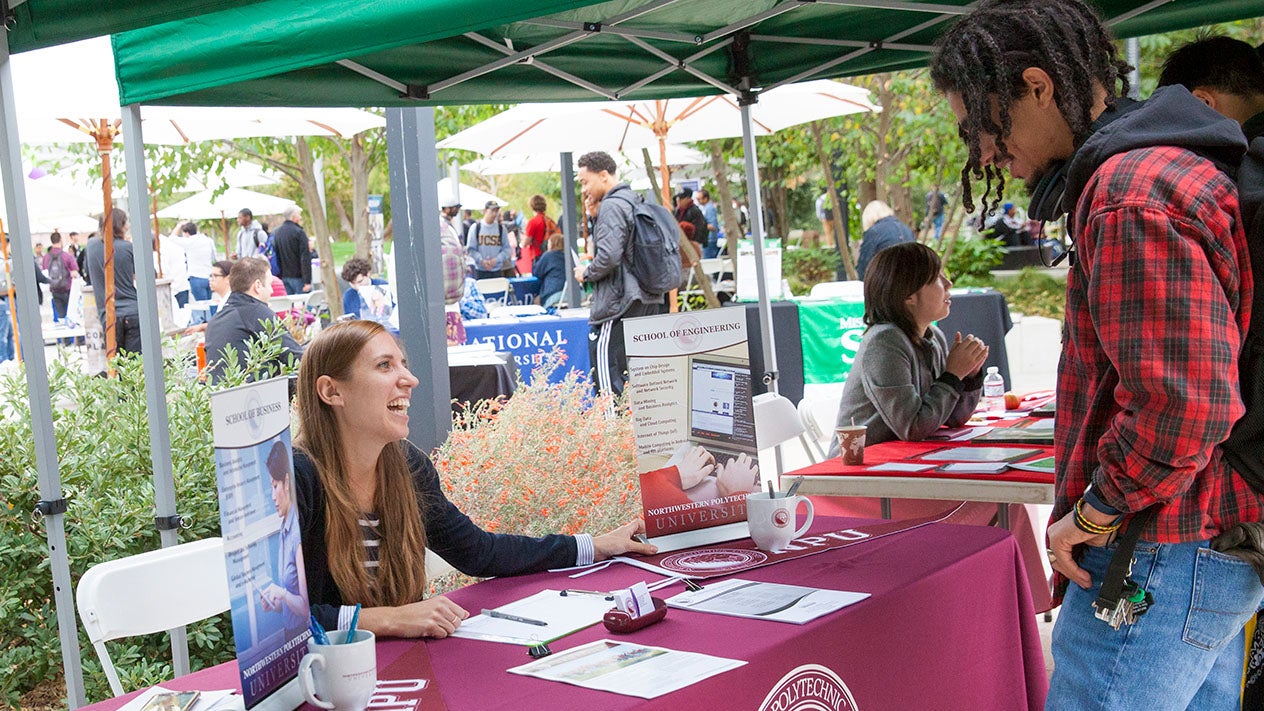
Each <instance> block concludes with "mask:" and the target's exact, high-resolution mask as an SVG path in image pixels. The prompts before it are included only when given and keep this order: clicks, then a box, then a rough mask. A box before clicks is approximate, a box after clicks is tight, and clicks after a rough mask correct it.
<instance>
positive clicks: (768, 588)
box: [667, 578, 869, 625]
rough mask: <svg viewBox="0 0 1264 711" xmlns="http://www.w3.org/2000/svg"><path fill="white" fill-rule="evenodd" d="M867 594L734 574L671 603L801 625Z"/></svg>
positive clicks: (675, 598)
mask: <svg viewBox="0 0 1264 711" xmlns="http://www.w3.org/2000/svg"><path fill="white" fill-rule="evenodd" d="M867 597H869V593H859V592H847V591H844V590H825V589H823V588H809V587H804V586H802V585H783V584H781V583H761V582H757V581H754V580H742V579H741V578H730V579H729V580H723V581H720V582H718V583H711V584H709V585H707V586H706V587H705V588H703V589H702V590H699V591H697V592H683V593H681V594H679V595H676V596H675V597H671V598H668V600H667V604H668V605H669V606H670V607H678V608H681V609H683V610H694V611H696V612H712V613H715V614H717V615H731V616H733V617H749V618H752V619H756V620H774V621H776V622H792V623H794V624H796V625H801V624H803V623H805V622H810V621H812V620H815V619H816V618H818V617H821V616H822V615H827V614H829V613H831V612H834V611H835V610H841V609H843V608H844V607H847V606H848V605H853V604H855V603H857V602H860V601H861V600H864V599H865V598H867Z"/></svg>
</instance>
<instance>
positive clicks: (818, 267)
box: [781, 249, 841, 296]
mask: <svg viewBox="0 0 1264 711" xmlns="http://www.w3.org/2000/svg"><path fill="white" fill-rule="evenodd" d="M840 263H841V260H840V258H839V256H838V251H837V250H834V249H787V250H784V251H782V253H781V275H782V278H784V279H785V280H786V281H787V282H789V283H790V291H791V293H793V294H796V295H800V296H801V295H803V294H806V293H808V292H809V291H811V289H812V287H813V286H815V285H816V284H820V283H821V282H826V281H834V278H835V275H836V274H837V273H838V265H839V264H840Z"/></svg>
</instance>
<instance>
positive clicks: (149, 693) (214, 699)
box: [118, 686, 243, 711]
mask: <svg viewBox="0 0 1264 711" xmlns="http://www.w3.org/2000/svg"><path fill="white" fill-rule="evenodd" d="M172 693H177V692H176V691H175V690H174V689H166V688H163V687H161V686H152V687H150V688H148V689H145V690H144V691H143V692H141V693H140V695H139V696H137V697H136V698H134V699H132V700H131V701H128V702H127V703H125V704H123V705H122V706H120V707H118V711H140V710H141V709H142V708H144V706H145V704H147V703H149V700H150V699H152V698H153V697H154V696H156V695H158V694H172ZM234 696H236V697H237V699H236V701H237V707H238V708H241V707H242V706H243V704H242V703H241V696H240V695H239V694H238V693H237V692H236V691H235V690H233V689H220V690H216V691H203V692H200V693H199V694H198V698H197V701H194V702H193V706H191V707H190V708H189V711H212V710H213V709H218V708H230V706H229V705H228V704H227V703H224V702H225V700H226V699H232V697H234Z"/></svg>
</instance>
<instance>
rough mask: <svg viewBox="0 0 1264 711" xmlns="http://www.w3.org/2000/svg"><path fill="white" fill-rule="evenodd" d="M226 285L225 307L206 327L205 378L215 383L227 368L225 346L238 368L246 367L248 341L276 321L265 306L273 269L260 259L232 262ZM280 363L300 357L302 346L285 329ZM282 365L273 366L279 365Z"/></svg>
mask: <svg viewBox="0 0 1264 711" xmlns="http://www.w3.org/2000/svg"><path fill="white" fill-rule="evenodd" d="M228 285H229V287H230V288H231V289H232V290H233V292H232V293H231V294H229V295H228V298H227V299H225V300H224V305H223V306H220V307H219V310H218V311H216V312H215V315H214V316H212V317H211V320H210V322H209V323H207V324H206V363H207V368H208V370H207V375H208V377H209V378H210V380H211V382H212V383H213V382H215V381H216V380H218V379H219V378H220V377H221V376H222V375H223V373H224V369H225V368H226V367H227V365H228V361H227V358H228V347H229V346H232V347H233V349H234V351H235V352H236V356H237V358H236V360H237V365H238V366H244V365H245V356H246V352H247V351H248V350H250V341H251V340H252V339H254V338H256V337H258V336H259V335H261V334H263V333H264V324H266V323H268V322H269V321H277V320H278V319H277V315H276V313H274V312H273V311H272V309H271V307H269V306H268V299H269V297H271V296H272V267H271V266H270V265H269V264H268V260H267V259H265V258H263V257H243V258H242V259H238V260H237V261H236V262H233V268H232V269H231V270H230V271H229V272H228ZM281 345H282V347H283V349H284V350H283V351H282V353H281V355H280V358H281V359H282V361H284V360H285V359H288V358H293V359H295V360H297V359H299V358H302V357H303V347H302V346H300V345H299V344H298V342H297V341H295V340H294V338H293V337H292V336H290V334H289V333H288V332H286V331H285V330H284V329H282V332H281ZM281 364H282V363H281V362H278V363H276V365H277V366H278V370H279V366H280V365H281Z"/></svg>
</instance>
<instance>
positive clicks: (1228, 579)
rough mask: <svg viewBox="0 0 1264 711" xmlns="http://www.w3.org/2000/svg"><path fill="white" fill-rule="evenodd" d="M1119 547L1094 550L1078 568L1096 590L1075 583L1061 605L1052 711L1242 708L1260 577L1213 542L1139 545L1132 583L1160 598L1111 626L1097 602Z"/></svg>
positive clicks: (1055, 643) (1221, 710)
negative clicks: (1248, 633) (1098, 614)
mask: <svg viewBox="0 0 1264 711" xmlns="http://www.w3.org/2000/svg"><path fill="white" fill-rule="evenodd" d="M1114 550H1115V548H1114V546H1107V547H1104V548H1088V549H1087V550H1086V552H1085V554H1084V558H1083V560H1082V561H1081V562H1080V567H1082V568H1084V569H1085V570H1087V571H1088V573H1089V575H1090V576H1092V579H1093V587H1092V588H1091V589H1089V590H1082V589H1080V587H1079V586H1078V585H1075V584H1074V583H1072V584H1071V586H1070V588H1069V589H1068V591H1067V595H1066V599H1065V600H1063V602H1062V611H1061V612H1059V613H1058V623H1057V625H1055V626H1054V629H1053V664H1054V672H1053V678H1052V679H1050V681H1049V697H1048V700H1047V702H1046V707H1045V708H1046V710H1047V711H1059V710H1060V709H1075V710H1076V711H1084V710H1087V709H1103V710H1106V709H1110V710H1111V711H1129V710H1131V709H1143V710H1144V711H1163V710H1165V709H1174V710H1175V709H1191V710H1196V711H1202V710H1204V709H1205V710H1206V711H1213V710H1214V711H1226V710H1227V709H1236V708H1238V696H1239V694H1240V692H1241V685H1242V663H1243V647H1244V646H1245V644H1246V640H1245V634H1244V632H1243V626H1244V625H1245V624H1246V622H1247V620H1248V619H1250V618H1251V616H1253V615H1254V614H1255V612H1256V610H1257V609H1258V608H1259V607H1260V600H1261V598H1262V597H1264V587H1261V586H1260V580H1259V578H1258V577H1257V576H1256V574H1255V571H1254V570H1253V569H1252V568H1251V566H1249V565H1247V564H1246V563H1245V562H1243V561H1242V560H1240V559H1238V558H1235V557H1232V556H1227V555H1224V554H1223V553H1217V552H1216V551H1213V550H1211V549H1210V548H1209V547H1208V544H1207V542H1206V541H1201V542H1194V543H1181V544H1162V545H1160V544H1155V543H1146V542H1145V541H1142V542H1140V543H1138V544H1137V550H1136V555H1135V557H1134V559H1135V561H1136V562H1135V564H1134V565H1133V568H1132V578H1133V580H1135V581H1136V582H1137V584H1138V585H1140V586H1142V587H1143V588H1145V589H1146V590H1149V591H1150V592H1151V593H1153V594H1154V606H1153V607H1151V608H1150V610H1149V611H1148V612H1147V613H1146V614H1145V615H1143V616H1141V617H1140V618H1138V620H1137V622H1136V624H1133V625H1124V626H1123V627H1121V628H1119V630H1112V629H1111V628H1110V626H1109V625H1107V624H1106V623H1105V622H1103V621H1101V620H1099V619H1097V618H1095V617H1094V616H1093V606H1092V605H1093V601H1094V600H1095V599H1097V594H1098V592H1099V591H1100V589H1101V584H1102V577H1103V576H1104V575H1105V572H1106V567H1107V566H1108V565H1109V563H1110V557H1111V555H1113V553H1114Z"/></svg>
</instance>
